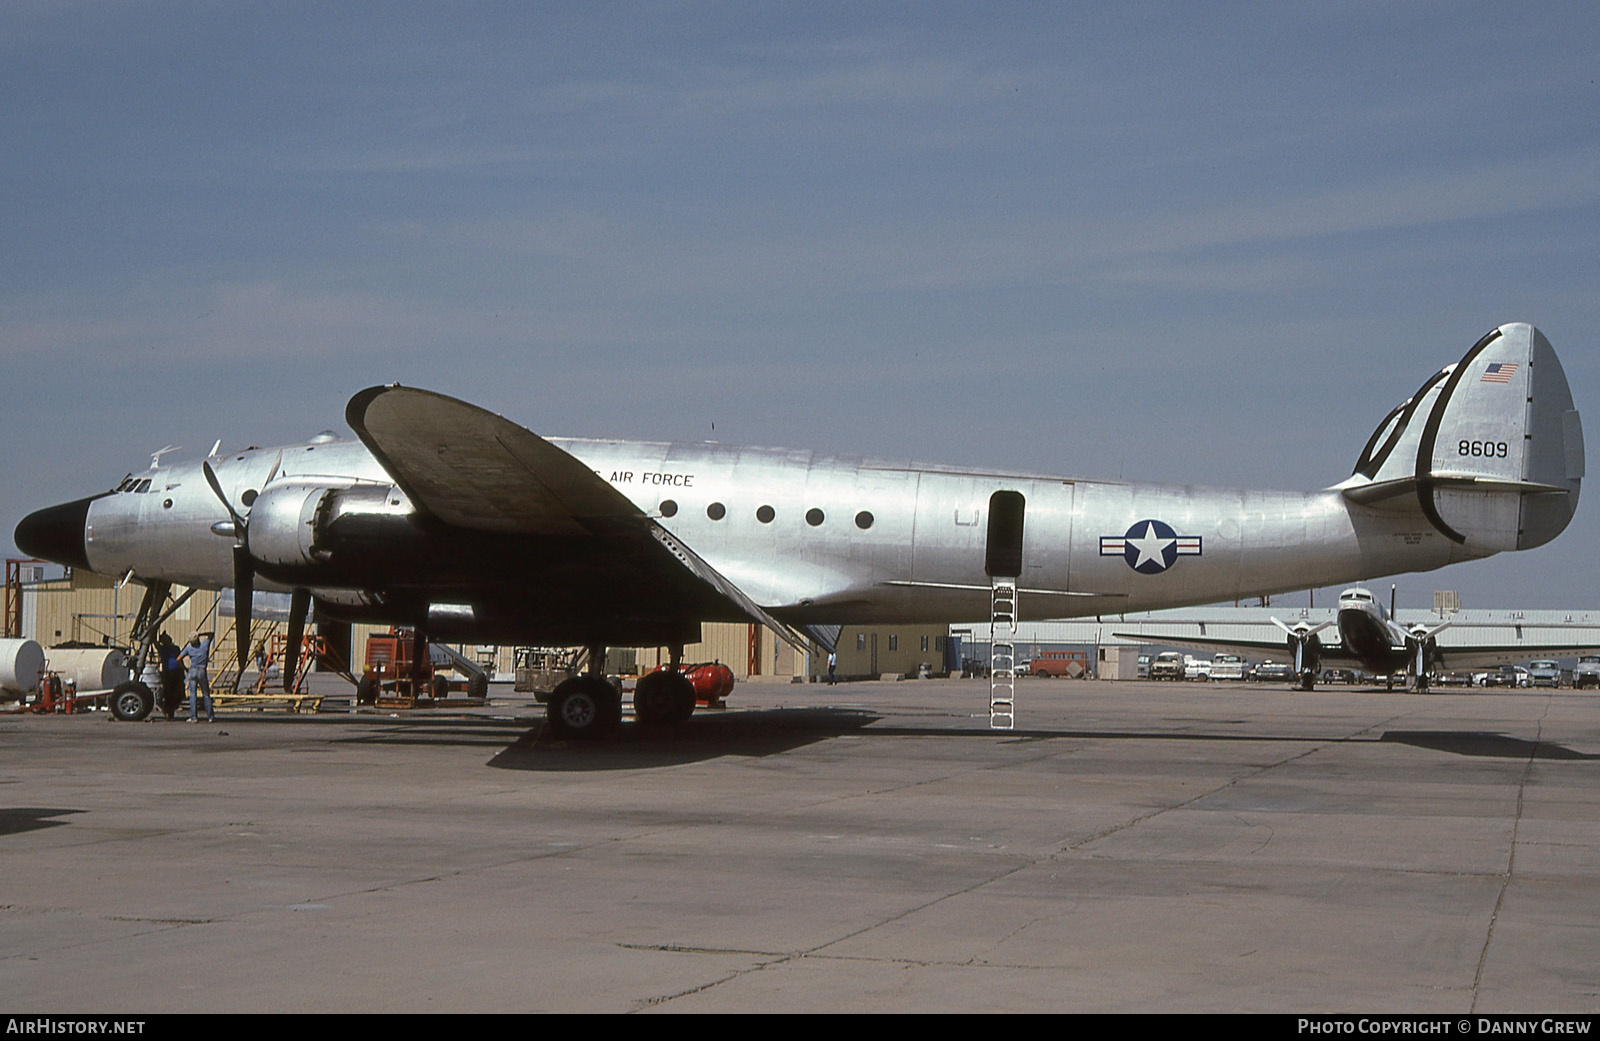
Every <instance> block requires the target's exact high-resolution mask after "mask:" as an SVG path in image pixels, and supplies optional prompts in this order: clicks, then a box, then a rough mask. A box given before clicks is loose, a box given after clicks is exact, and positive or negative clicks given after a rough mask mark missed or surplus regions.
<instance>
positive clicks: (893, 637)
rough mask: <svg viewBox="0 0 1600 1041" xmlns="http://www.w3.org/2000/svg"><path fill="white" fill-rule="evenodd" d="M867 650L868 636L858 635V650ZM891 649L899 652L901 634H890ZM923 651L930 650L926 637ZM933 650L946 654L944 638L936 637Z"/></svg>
mask: <svg viewBox="0 0 1600 1041" xmlns="http://www.w3.org/2000/svg"><path fill="white" fill-rule="evenodd" d="M866 649H867V634H866V633H856V650H858V651H864V650H866ZM889 649H890V650H891V651H898V650H899V649H900V634H899V633H890V634H889ZM922 649H923V650H924V651H926V650H927V649H928V638H927V637H926V636H924V637H923V638H922ZM933 649H934V650H935V651H937V652H938V653H940V654H943V653H944V637H943V636H935V637H934V638H933Z"/></svg>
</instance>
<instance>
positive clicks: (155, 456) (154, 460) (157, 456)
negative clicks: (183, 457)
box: [150, 445, 179, 470]
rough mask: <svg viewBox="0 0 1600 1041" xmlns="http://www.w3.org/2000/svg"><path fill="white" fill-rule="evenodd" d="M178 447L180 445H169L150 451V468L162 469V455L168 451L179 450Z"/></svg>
mask: <svg viewBox="0 0 1600 1041" xmlns="http://www.w3.org/2000/svg"><path fill="white" fill-rule="evenodd" d="M178 447H179V446H178V445H168V446H167V447H165V448H158V449H156V450H155V451H154V452H151V453H150V469H152V470H159V469H161V457H162V456H164V455H166V454H167V453H168V452H175V451H177V450H178Z"/></svg>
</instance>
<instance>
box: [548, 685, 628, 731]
mask: <svg viewBox="0 0 1600 1041" xmlns="http://www.w3.org/2000/svg"><path fill="white" fill-rule="evenodd" d="M547 711H548V713H549V721H550V729H551V730H553V731H555V732H556V733H557V734H558V735H560V736H561V737H565V738H569V739H573V740H578V741H593V740H597V739H599V738H602V737H605V736H606V735H607V734H609V733H611V731H612V730H614V729H615V728H616V725H617V723H618V721H619V720H620V719H621V718H622V697H621V695H619V694H618V693H617V690H616V688H615V687H613V686H612V685H611V684H609V683H607V682H606V681H605V680H603V679H599V678H597V677H593V676H574V677H573V678H572V679H570V680H567V681H565V682H564V683H562V684H560V685H559V686H557V687H556V689H555V691H554V692H553V693H552V694H551V695H550V704H549V708H548V710H547Z"/></svg>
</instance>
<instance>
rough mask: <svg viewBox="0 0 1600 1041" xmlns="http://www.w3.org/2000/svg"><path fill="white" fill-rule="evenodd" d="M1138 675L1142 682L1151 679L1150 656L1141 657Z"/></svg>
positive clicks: (1143, 655) (1142, 655)
mask: <svg viewBox="0 0 1600 1041" xmlns="http://www.w3.org/2000/svg"><path fill="white" fill-rule="evenodd" d="M1138 675H1139V678H1140V679H1142V680H1147V679H1149V678H1150V655H1148V654H1141V655H1139V667H1138Z"/></svg>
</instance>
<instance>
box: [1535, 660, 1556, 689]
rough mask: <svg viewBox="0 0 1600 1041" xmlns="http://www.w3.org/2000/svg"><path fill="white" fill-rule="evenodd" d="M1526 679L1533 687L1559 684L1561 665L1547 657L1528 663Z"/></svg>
mask: <svg viewBox="0 0 1600 1041" xmlns="http://www.w3.org/2000/svg"><path fill="white" fill-rule="evenodd" d="M1528 681H1529V682H1530V683H1531V684H1532V685H1533V686H1535V687H1559V686H1561V666H1560V664H1559V663H1557V662H1553V661H1550V660H1548V659H1546V660H1544V661H1534V662H1529V663H1528Z"/></svg>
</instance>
